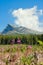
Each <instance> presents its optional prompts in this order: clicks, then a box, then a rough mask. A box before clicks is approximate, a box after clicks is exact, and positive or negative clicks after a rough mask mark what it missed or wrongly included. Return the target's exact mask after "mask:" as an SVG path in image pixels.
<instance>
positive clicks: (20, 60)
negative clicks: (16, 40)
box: [0, 44, 43, 65]
mask: <svg viewBox="0 0 43 65" xmlns="http://www.w3.org/2000/svg"><path fill="white" fill-rule="evenodd" d="M0 65H43V46H39V45H26V44H14V45H0Z"/></svg>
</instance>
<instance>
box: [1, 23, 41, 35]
mask: <svg viewBox="0 0 43 65" xmlns="http://www.w3.org/2000/svg"><path fill="white" fill-rule="evenodd" d="M1 34H41V32H38V31H34V30H31V29H28V28H26V27H23V26H13V25H11V24H7V26H6V27H5V29H4V30H3V31H2V33H1Z"/></svg>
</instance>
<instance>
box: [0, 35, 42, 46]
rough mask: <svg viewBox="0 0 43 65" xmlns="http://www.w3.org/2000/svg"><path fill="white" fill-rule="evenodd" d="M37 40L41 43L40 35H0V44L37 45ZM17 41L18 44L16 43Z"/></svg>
mask: <svg viewBox="0 0 43 65" xmlns="http://www.w3.org/2000/svg"><path fill="white" fill-rule="evenodd" d="M38 40H40V41H42V42H43V34H42V35H22V34H21V35H0V44H11V43H13V44H17V43H18V42H19V43H22V44H31V45H32V44H39V42H38ZM17 41H18V42H17Z"/></svg>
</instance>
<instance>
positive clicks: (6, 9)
mask: <svg viewBox="0 0 43 65" xmlns="http://www.w3.org/2000/svg"><path fill="white" fill-rule="evenodd" d="M34 6H37V9H38V10H43V0H0V32H1V31H2V30H3V29H4V28H5V27H6V25H7V24H14V20H15V18H14V17H13V16H12V13H11V12H10V11H13V10H17V9H19V8H23V9H27V8H28V9H29V8H32V7H34ZM39 20H40V22H43V15H42V16H41V17H40V18H39Z"/></svg>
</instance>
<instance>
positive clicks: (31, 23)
mask: <svg viewBox="0 0 43 65" xmlns="http://www.w3.org/2000/svg"><path fill="white" fill-rule="evenodd" d="M12 15H13V16H14V17H16V20H15V23H16V24H17V25H20V26H24V27H27V28H30V29H32V30H38V31H42V28H41V27H39V24H40V23H39V16H38V15H42V10H37V6H34V7H33V8H29V9H22V8H19V9H17V10H14V11H13V12H12Z"/></svg>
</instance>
